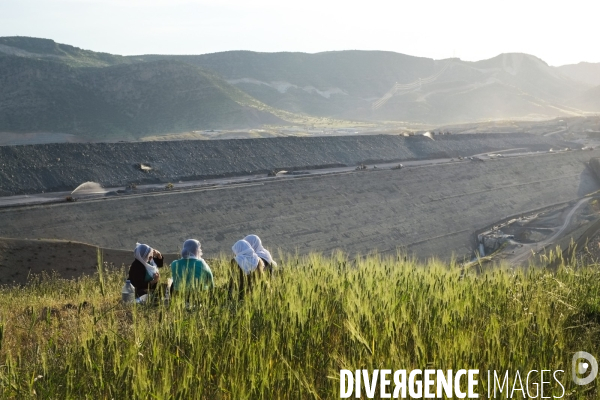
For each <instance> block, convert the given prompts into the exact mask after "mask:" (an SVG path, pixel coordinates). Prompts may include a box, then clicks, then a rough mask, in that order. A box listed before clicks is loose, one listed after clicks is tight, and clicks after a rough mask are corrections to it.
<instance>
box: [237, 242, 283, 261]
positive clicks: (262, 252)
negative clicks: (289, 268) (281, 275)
mask: <svg viewBox="0 0 600 400" xmlns="http://www.w3.org/2000/svg"><path fill="white" fill-rule="evenodd" d="M244 240H245V241H246V242H248V243H250V246H252V249H253V250H254V252H255V253H256V255H257V256H259V257H260V258H262V259H263V260H265V261H266V262H267V263H269V264H275V262H274V261H273V257H271V253H269V250H267V249H265V248H264V247H263V245H262V242H261V240H260V238H259V237H258V236H256V235H248V236H246V237H245V238H244ZM275 265H277V264H275Z"/></svg>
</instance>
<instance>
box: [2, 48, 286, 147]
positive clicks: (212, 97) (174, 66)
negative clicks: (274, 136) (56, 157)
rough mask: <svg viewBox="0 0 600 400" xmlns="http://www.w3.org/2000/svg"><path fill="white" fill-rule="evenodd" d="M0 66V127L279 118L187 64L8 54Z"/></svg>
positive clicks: (135, 128) (92, 127)
mask: <svg viewBox="0 0 600 400" xmlns="http://www.w3.org/2000/svg"><path fill="white" fill-rule="evenodd" d="M0 71H1V72H0V86H2V88H3V90H2V91H0V131H7V132H64V133H73V134H77V135H81V136H84V137H87V138H89V139H110V138H138V137H142V136H147V135H151V134H158V133H178V132H186V131H190V130H200V129H213V128H222V127H224V126H226V127H230V128H232V127H239V128H246V127H252V126H261V125H262V124H265V123H270V124H273V123H280V122H282V121H281V119H280V118H278V117H276V116H275V115H273V114H271V113H269V112H268V111H261V110H259V109H257V108H256V107H257V105H258V104H259V102H255V103H252V104H251V102H250V100H251V99H248V98H249V97H250V96H247V95H245V94H243V93H242V94H240V93H238V90H237V89H235V88H231V87H229V85H228V84H227V83H226V82H223V81H222V80H221V79H220V78H218V77H217V76H215V75H214V74H211V73H208V72H206V71H203V70H201V69H199V68H198V67H195V66H193V65H190V64H185V63H182V62H176V61H156V62H146V63H135V64H119V65H114V66H108V67H87V68H76V67H73V66H70V65H68V64H64V63H62V62H58V61H55V60H49V59H33V58H25V57H18V56H7V55H4V56H0ZM246 97H248V98H246ZM244 102H245V103H244Z"/></svg>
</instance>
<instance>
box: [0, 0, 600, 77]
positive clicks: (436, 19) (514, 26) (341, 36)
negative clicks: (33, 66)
mask: <svg viewBox="0 0 600 400" xmlns="http://www.w3.org/2000/svg"><path fill="white" fill-rule="evenodd" d="M595 3H596V4H595ZM598 11H600V3H598V2H597V1H595V0H587V1H582V0H570V1H568V2H565V1H563V2H560V4H559V3H558V2H549V1H547V0H546V1H528V0H504V1H497V0H487V1H486V0H477V1H474V0H453V1H447V0H446V1H431V0H408V1H405V0H386V1H381V0H369V1H364V0H363V1H360V2H355V1H352V0H346V1H328V0H320V1H318V0H303V1H297V0H219V1H208V0H102V1H101V0H0V36H33V37H41V38H47V39H53V40H55V41H56V42H59V43H65V44H70V45H73V46H77V47H80V48H83V49H88V50H93V51H102V52H107V53H112V54H121V55H136V54H204V53H213V52H219V51H227V50H252V51H261V52H275V51H299V52H308V53H316V52H321V51H331V50H351V49H352V50H386V51H394V52H398V53H404V54H409V55H413V56H421V57H430V58H435V59H442V58H449V57H459V58H461V59H463V60H468V61H477V60H482V59H487V58H491V57H494V56H497V55H498V54H501V53H509V52H520V53H528V54H533V55H535V56H537V57H539V58H541V59H543V60H544V61H546V62H547V63H548V64H550V65H554V66H558V65H564V64H575V63H578V62H581V61H588V62H600V45H598V43H597V38H598V37H600V29H599V26H598V17H597V16H598Z"/></svg>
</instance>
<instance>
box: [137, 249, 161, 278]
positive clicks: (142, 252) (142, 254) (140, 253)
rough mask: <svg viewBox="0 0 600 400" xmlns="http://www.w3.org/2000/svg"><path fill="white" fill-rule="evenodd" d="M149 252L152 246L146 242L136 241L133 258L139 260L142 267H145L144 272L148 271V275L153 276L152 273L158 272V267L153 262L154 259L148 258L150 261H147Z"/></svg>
mask: <svg viewBox="0 0 600 400" xmlns="http://www.w3.org/2000/svg"><path fill="white" fill-rule="evenodd" d="M151 252H152V247H150V246H148V245H146V244H140V243H136V244H135V250H134V251H133V254H134V255H135V259H136V260H138V261H139V262H141V263H142V264H143V265H144V267H146V272H147V273H148V275H150V276H154V274H156V273H157V272H158V267H157V266H156V264H155V263H154V260H150V262H148V256H149V255H150V253H151Z"/></svg>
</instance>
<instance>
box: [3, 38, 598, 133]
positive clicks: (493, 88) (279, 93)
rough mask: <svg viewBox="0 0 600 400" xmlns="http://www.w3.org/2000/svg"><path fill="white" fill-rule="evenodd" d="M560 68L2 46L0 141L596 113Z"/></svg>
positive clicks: (333, 54) (523, 57) (389, 55)
mask: <svg viewBox="0 0 600 400" xmlns="http://www.w3.org/2000/svg"><path fill="white" fill-rule="evenodd" d="M564 70H565V69H564V68H563V69H561V67H558V68H557V67H551V66H549V65H548V64H547V63H546V62H544V61H543V60H541V59H540V58H538V57H536V56H533V55H529V54H524V53H504V54H500V55H498V56H496V57H493V58H490V59H488V60H481V61H475V62H469V61H462V60H460V59H456V58H453V59H443V60H434V59H430V58H425V57H414V56H410V55H406V54H401V53H394V52H389V51H364V50H344V51H329V52H322V53H314V54H308V53H300V52H278V53H257V52H252V51H227V52H219V53H210V54H202V55H137V56H119V55H112V54H109V53H97V52H93V51H90V50H83V49H80V48H77V47H74V46H70V45H65V44H60V43H56V42H54V41H53V40H51V39H38V38H26V37H0V83H2V85H3V86H4V87H5V88H6V89H5V90H3V91H2V93H0V132H41V131H49V132H59V133H65V134H76V135H84V136H87V137H90V138H94V137H99V138H100V139H104V138H108V137H111V138H112V137H114V138H118V137H124V138H127V139H139V138H143V137H145V136H150V135H156V134H169V133H180V132H186V131H194V130H203V129H219V128H227V129H229V128H232V129H235V128H252V127H260V126H264V125H300V126H311V125H315V124H325V125H327V124H329V125H331V124H332V123H333V122H332V121H338V122H340V123H341V124H344V123H348V122H349V121H367V122H369V121H370V122H376V123H381V122H385V121H408V122H413V123H425V124H445V123H458V122H470V121H478V120H490V119H511V118H512V119H526V118H529V119H551V118H555V117H564V116H574V115H585V114H586V113H587V112H598V111H600V102H598V101H596V100H594V99H595V98H596V97H595V96H596V95H595V94H594V93H595V91H594V89H593V88H594V85H592V84H590V83H589V82H584V80H585V79H584V80H581V79H579V80H577V79H574V78H573V72H572V71H571V72H569V73H564V72H563V71H564ZM569 71H570V70H569ZM589 93H591V94H589ZM325 119H327V120H325Z"/></svg>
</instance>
